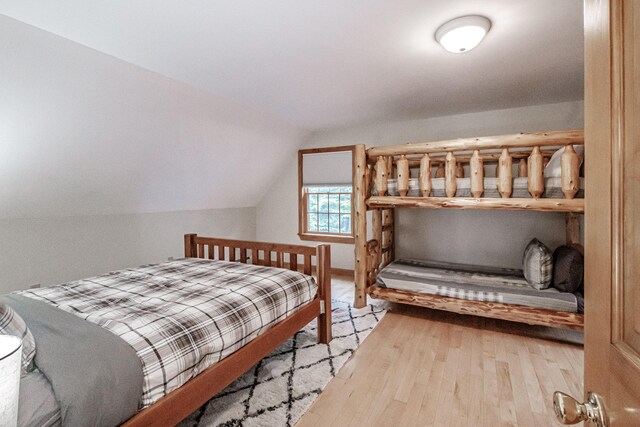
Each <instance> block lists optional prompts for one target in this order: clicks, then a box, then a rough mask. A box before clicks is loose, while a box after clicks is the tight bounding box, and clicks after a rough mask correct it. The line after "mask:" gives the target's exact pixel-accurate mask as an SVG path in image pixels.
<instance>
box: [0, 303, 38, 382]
mask: <svg viewBox="0 0 640 427" xmlns="http://www.w3.org/2000/svg"><path fill="white" fill-rule="evenodd" d="M0 335H13V336H16V337H18V338H20V339H22V368H21V369H20V376H21V377H24V376H25V375H27V372H29V371H31V370H33V358H34V357H35V355H36V341H35V340H34V339H33V335H31V331H30V330H29V328H28V327H27V324H26V323H25V322H24V320H22V317H20V315H19V314H18V313H16V312H15V311H14V310H13V309H12V308H11V307H9V306H8V305H6V304H4V303H0Z"/></svg>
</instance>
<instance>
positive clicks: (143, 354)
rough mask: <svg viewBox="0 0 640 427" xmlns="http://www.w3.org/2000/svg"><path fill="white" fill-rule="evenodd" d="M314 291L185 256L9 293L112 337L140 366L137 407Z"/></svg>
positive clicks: (309, 280)
mask: <svg viewBox="0 0 640 427" xmlns="http://www.w3.org/2000/svg"><path fill="white" fill-rule="evenodd" d="M316 293H317V285H316V283H315V280H314V278H313V277H311V276H307V275H304V274H302V273H298V272H293V271H290V270H285V269H280V268H272V267H262V266H255V265H247V264H241V263H233V262H225V261H213V260H207V259H197V258H187V259H180V260H174V261H169V262H165V263H161V264H154V265H148V266H143V267H140V268H135V269H127V270H121V271H115V272H112V273H109V274H106V275H103V276H98V277H93V278H90V279H84V280H78V281H75V282H70V283H67V284H62V285H56V286H52V287H46V288H39V289H30V290H27V291H20V292H16V293H15V294H14V298H18V299H20V298H22V299H24V300H32V301H33V302H34V303H36V302H37V303H40V304H42V303H46V304H47V305H49V306H51V307H52V308H53V307H56V308H57V309H60V310H62V311H63V312H66V313H64V314H65V315H67V316H68V314H67V313H70V314H72V315H73V316H72V317H74V318H76V319H78V320H80V319H84V320H86V321H89V322H91V323H92V324H94V325H98V326H100V327H101V328H100V329H104V330H105V331H109V332H111V333H112V334H115V336H117V337H120V338H121V340H120V341H123V343H125V345H128V346H130V347H131V348H132V349H133V350H134V352H135V354H137V357H138V358H139V360H140V362H141V365H142V367H141V370H142V378H143V381H142V390H141V395H142V398H141V399H140V401H139V405H138V408H137V409H141V408H143V407H146V406H148V405H150V404H152V403H154V402H155V401H157V400H158V399H159V398H161V397H162V396H164V395H166V394H168V393H169V392H171V391H173V390H175V389H177V388H178V387H180V386H181V385H183V384H184V383H186V382H187V381H188V380H189V379H191V378H193V377H195V376H196V375H198V374H199V373H200V372H202V371H203V370H204V369H206V368H207V367H209V366H211V365H213V364H214V363H216V362H218V361H219V360H221V359H223V358H225V357H226V356H228V355H230V354H231V353H233V352H235V351H236V350H238V349H239V348H241V347H243V346H244V345H246V344H247V343H249V342H250V341H252V340H253V339H255V338H256V337H258V336H259V335H260V334H261V333H262V332H264V331H266V330H267V329H268V328H269V327H270V326H272V325H274V324H275V323H277V322H279V321H281V320H283V319H284V318H286V317H287V316H289V315H291V314H293V313H294V312H296V311H297V310H298V309H299V308H300V307H301V306H303V305H304V304H306V303H308V302H310V301H312V300H313V299H314V298H315V296H316ZM10 296H12V295H10ZM22 310H26V309H25V308H24V307H23V308H22ZM60 310H56V311H60ZM29 316H30V315H29V314H28V313H27V314H26V316H25V317H29ZM81 321H82V323H85V322H84V321H83V320H81ZM36 354H37V353H36ZM96 363H100V361H99V360H96ZM44 374H45V375H47V372H44ZM53 386H54V392H56V390H55V384H53ZM87 387H91V382H90V381H87ZM112 392H114V393H118V390H112ZM56 398H59V396H58V393H57V392H56ZM61 406H62V405H61ZM64 415H65V414H64V413H63V414H62V418H63V419H64ZM130 415H133V414H130Z"/></svg>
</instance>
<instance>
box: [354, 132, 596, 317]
mask: <svg viewBox="0 0 640 427" xmlns="http://www.w3.org/2000/svg"><path fill="white" fill-rule="evenodd" d="M583 147H584V132H583V131H582V130H568V131H552V132H538V133H520V134H511V135H501V136H489V137H477V138H463V139H456V140H447V141H438V142H426V143H412V144H404V145H395V146H382V147H370V148H366V147H365V146H364V145H362V144H360V145H357V146H356V148H355V150H354V171H353V175H354V193H355V194H354V200H353V203H354V231H355V298H354V304H355V306H356V307H362V306H364V305H365V304H366V301H367V296H368V295H370V296H371V297H374V298H378V299H383V300H388V301H392V302H397V303H404V304H411V305H417V306H422V307H428V308H432V309H437V310H445V311H451V312H456V313H460V314H471V315H477V316H484V317H490V318H499V319H504V320H510V321H515V322H522V323H527V324H532V325H543V326H551V327H558V328H569V329H583V327H584V315H583V314H581V313H578V312H575V311H572V310H563V309H552V308H549V307H556V306H557V307H564V306H562V302H557V301H555V302H554V301H551V300H546V301H547V302H548V301H551V303H547V304H546V305H545V304H541V305H540V306H535V305H536V304H529V302H527V301H528V300H527V299H526V298H522V297H521V296H520V295H518V296H516V298H512V299H511V301H518V302H520V301H522V302H520V303H515V304H514V303H505V302H503V299H502V298H500V299H499V300H498V301H500V302H496V301H492V300H489V301H487V300H474V299H473V298H469V299H463V298H461V297H460V298H458V297H456V295H457V293H456V292H463V291H459V290H456V289H454V290H452V291H451V295H452V296H448V295H441V294H433V293H425V292H420V291H416V290H415V289H413V288H412V286H404V287H403V286H396V287H386V286H385V285H384V284H383V282H384V281H383V280H381V279H383V278H384V279H386V280H389V279H393V277H394V276H393V274H404V273H402V272H400V273H399V272H398V271H395V272H391V271H390V270H389V269H390V268H392V267H397V266H398V265H400V264H402V263H404V264H407V262H406V261H398V263H400V264H398V263H394V260H395V244H394V240H395V239H394V212H395V209H397V208H431V209H498V210H520V211H527V210H529V211H542V212H563V213H565V215H566V240H567V244H577V243H579V242H580V215H581V214H583V213H584V209H585V199H584V192H583V188H584V179H583V178H582V177H581V163H582V162H581V156H580V152H581V151H582V149H583ZM552 158H553V160H551V161H552V162H555V163H554V165H555V164H557V168H556V170H557V172H558V173H556V174H553V175H554V176H545V167H546V165H547V163H548V162H549V161H550V159H552ZM494 165H495V169H492V168H493V167H494ZM412 170H413V171H414V178H412V177H411V171H412ZM494 170H495V177H493V176H490V175H493V171H494ZM418 171H419V174H418V173H416V172H418ZM368 211H370V212H371V222H372V224H371V227H370V229H372V232H373V238H372V239H368V238H367V229H368V226H367V212H368ZM390 264H392V265H391V266H389V265H390ZM408 264H411V263H410V262H409V263H408ZM385 267H387V269H386V270H383V269H384V268H385ZM420 267H421V268H422V267H424V268H423V269H421V270H419V271H418V272H417V273H416V274H417V275H427V276H428V275H433V274H436V273H437V272H438V271H440V270H442V268H443V266H438V265H436V266H433V265H427V266H420ZM457 267H461V269H462V270H463V271H464V270H465V267H464V266H457ZM411 268H413V267H411ZM416 268H417V267H416ZM396 270H397V269H396ZM447 273H449V272H448V271H447ZM457 273H460V268H459V269H458V271H457ZM440 274H442V271H440ZM482 274H488V275H493V276H495V277H493V279H495V280H498V281H505V280H507V276H513V275H514V274H516V275H517V273H514V272H513V271H506V272H505V271H498V270H495V269H494V270H491V271H483V272H482V271H480V272H478V274H475V275H473V274H472V275H471V276H472V277H479V275H482ZM463 276H464V274H463ZM467 276H468V275H467ZM464 277H466V276H464ZM464 277H463V279H464ZM512 279H513V280H512V282H511V284H515V285H516V286H515V287H517V286H519V280H520V279H519V278H518V277H515V278H512ZM465 280H466V279H465ZM473 280H475V279H471V281H467V284H468V285H473V284H474V283H472V282H473ZM509 280H511V279H509ZM485 284H486V283H485ZM471 289H474V288H473V286H471ZM485 290H486V289H485ZM489 290H491V289H489ZM471 292H474V291H471ZM525 293H526V292H525ZM537 296H538V295H533V298H532V299H535V297H537ZM541 296H544V297H546V296H549V295H542V294H541ZM551 297H552V298H555V297H554V296H553V295H551ZM506 300H508V298H507V299H506ZM556 303H557V304H556ZM554 304H556V305H554ZM558 304H559V305H558ZM532 305H533V306H532Z"/></svg>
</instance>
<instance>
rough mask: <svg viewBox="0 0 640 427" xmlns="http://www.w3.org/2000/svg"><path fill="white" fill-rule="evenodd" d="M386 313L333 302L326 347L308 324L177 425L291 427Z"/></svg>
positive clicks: (380, 310)
mask: <svg viewBox="0 0 640 427" xmlns="http://www.w3.org/2000/svg"><path fill="white" fill-rule="evenodd" d="M385 313H386V310H384V309H381V308H376V307H373V306H367V307H364V308H361V309H356V308H353V307H351V306H350V305H349V304H347V303H346V302H342V301H333V302H332V316H333V340H332V341H331V343H330V344H329V345H327V344H318V343H317V342H316V322H315V321H314V322H312V323H310V324H309V325H307V326H306V327H305V328H304V329H303V330H301V331H300V332H298V333H296V335H295V336H293V337H292V338H290V339H289V340H288V341H287V342H286V343H284V344H283V345H281V346H280V347H279V348H277V349H276V350H274V351H273V352H272V353H271V354H270V355H269V356H267V357H265V358H264V359H263V360H261V361H260V362H259V363H258V364H257V365H256V366H254V367H253V368H252V369H251V370H250V371H249V372H247V373H246V374H244V375H243V376H242V377H240V378H239V379H237V380H236V381H235V382H234V383H232V384H231V385H230V386H229V387H227V388H226V389H225V390H223V391H222V392H220V393H219V394H218V395H217V396H216V397H214V398H213V399H211V400H210V401H209V402H207V404H205V405H204V406H202V407H201V408H200V409H199V410H197V411H196V412H194V413H193V414H191V415H190V416H189V418H187V419H186V420H185V421H183V422H182V423H181V424H180V426H181V427H194V426H197V427H217V426H224V427H227V426H228V427H231V426H246V427H249V426H251V427H254V426H256V427H257V426H265V427H266V426H268V427H279V426H283V427H284V426H287V427H289V426H293V425H295V423H296V422H297V421H298V420H299V419H300V418H301V417H302V415H303V414H304V413H305V412H306V411H307V410H308V409H309V407H311V404H312V403H313V402H314V401H315V400H316V399H317V398H318V396H319V395H320V393H321V392H322V390H323V389H324V388H325V386H326V385H327V384H328V383H329V381H330V380H331V378H333V377H335V375H336V373H337V372H338V370H339V369H340V368H341V367H342V365H344V363H345V362H346V361H347V359H349V357H350V356H351V355H352V354H353V352H354V351H355V350H356V349H357V348H358V346H359V345H360V343H361V342H362V341H363V340H364V339H365V338H366V336H367V335H369V332H371V330H372V329H373V328H375V327H376V325H377V324H378V322H379V321H380V319H382V316H384V314H385Z"/></svg>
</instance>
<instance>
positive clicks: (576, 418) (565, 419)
mask: <svg viewBox="0 0 640 427" xmlns="http://www.w3.org/2000/svg"><path fill="white" fill-rule="evenodd" d="M553 410H554V411H555V413H556V418H558V421H560V422H561V423H562V424H577V423H579V422H581V421H591V422H592V423H593V424H594V425H596V426H598V427H607V424H608V423H607V418H606V415H605V412H604V405H603V404H602V399H601V398H600V396H598V395H597V394H595V393H592V392H589V394H588V395H587V401H586V402H585V403H580V402H578V401H577V400H576V399H574V398H573V397H571V396H569V395H568V394H566V393H563V392H561V391H556V392H555V393H553Z"/></svg>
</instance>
